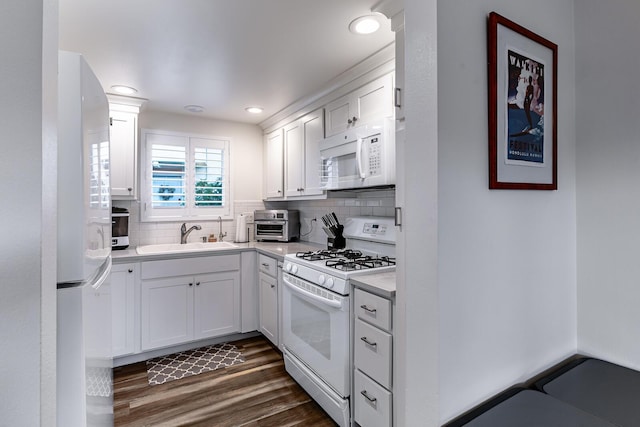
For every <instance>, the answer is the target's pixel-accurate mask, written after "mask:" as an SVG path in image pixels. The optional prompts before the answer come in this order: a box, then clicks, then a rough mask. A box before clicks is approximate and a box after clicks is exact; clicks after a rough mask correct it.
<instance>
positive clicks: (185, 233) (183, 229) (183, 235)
mask: <svg viewBox="0 0 640 427" xmlns="http://www.w3.org/2000/svg"><path fill="white" fill-rule="evenodd" d="M193 230H202V227H200V226H199V225H194V226H193V227H191V228H190V229H188V230H187V223H186V222H185V223H182V227H180V243H181V244H183V245H184V244H185V243H187V237H189V233H191V232H192V231H193Z"/></svg>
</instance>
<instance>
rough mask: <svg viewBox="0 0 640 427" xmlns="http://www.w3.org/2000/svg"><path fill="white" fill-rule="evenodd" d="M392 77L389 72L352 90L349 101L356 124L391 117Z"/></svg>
mask: <svg viewBox="0 0 640 427" xmlns="http://www.w3.org/2000/svg"><path fill="white" fill-rule="evenodd" d="M392 93H393V78H392V75H391V74H388V75H386V76H384V77H381V78H379V79H377V80H374V81H372V82H371V83H368V84H366V85H364V86H362V87H361V88H359V89H357V90H355V91H354V92H353V100H352V101H351V104H352V108H353V110H354V111H352V113H353V115H355V116H356V117H357V121H356V125H363V124H365V123H369V122H371V121H373V120H376V119H380V118H383V117H393V108H394V107H393V100H392V98H393V96H392Z"/></svg>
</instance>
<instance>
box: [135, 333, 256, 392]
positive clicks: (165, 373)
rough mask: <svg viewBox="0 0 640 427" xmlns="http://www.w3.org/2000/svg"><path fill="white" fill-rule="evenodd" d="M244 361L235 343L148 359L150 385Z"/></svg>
mask: <svg viewBox="0 0 640 427" xmlns="http://www.w3.org/2000/svg"><path fill="white" fill-rule="evenodd" d="M242 362H244V358H243V357H242V353H241V352H240V351H239V350H238V349H237V347H236V346H234V345H233V344H226V343H225V344H217V345H211V346H207V347H200V348H196V349H195V350H188V351H183V352H180V353H175V354H170V355H168V356H162V357H156V358H155V359H149V360H147V377H148V379H149V385H159V384H164V383H166V382H169V381H173V380H179V379H180V378H186V377H190V376H192V375H198V374H201V373H203V372H209V371H213V370H215V369H220V368H226V367H227V366H232V365H237V364H238V363H242Z"/></svg>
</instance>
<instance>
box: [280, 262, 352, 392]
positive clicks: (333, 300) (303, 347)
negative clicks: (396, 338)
mask: <svg viewBox="0 0 640 427" xmlns="http://www.w3.org/2000/svg"><path fill="white" fill-rule="evenodd" d="M282 282H283V284H284V286H283V292H282V294H283V299H282V329H283V338H282V339H283V345H284V347H285V349H286V350H287V351H288V352H290V353H291V354H293V355H294V356H295V357H296V358H297V359H299V360H300V361H301V362H302V363H304V365H306V366H307V367H308V368H309V369H310V370H311V371H313V372H314V373H315V374H316V375H317V376H318V377H320V379H322V380H323V381H324V382H325V383H327V384H328V385H329V386H330V387H331V388H332V389H333V390H334V391H335V392H336V393H337V394H339V395H340V396H341V397H348V396H349V394H350V388H351V383H350V375H349V343H350V339H349V336H350V335H349V310H350V308H349V297H348V296H342V295H338V294H334V293H333V292H330V291H327V290H326V289H324V288H321V287H319V286H316V285H313V284H311V283H309V282H307V281H304V280H301V279H299V278H297V277H294V276H292V275H290V274H288V273H286V272H284V273H283V275H282Z"/></svg>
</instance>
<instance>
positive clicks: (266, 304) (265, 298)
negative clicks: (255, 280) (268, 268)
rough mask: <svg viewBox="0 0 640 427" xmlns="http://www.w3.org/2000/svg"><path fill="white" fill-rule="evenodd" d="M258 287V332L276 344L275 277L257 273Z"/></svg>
mask: <svg viewBox="0 0 640 427" xmlns="http://www.w3.org/2000/svg"><path fill="white" fill-rule="evenodd" d="M259 277H260V278H259V285H258V286H259V289H260V332H262V333H263V334H264V336H265V337H267V338H269V340H270V341H271V342H272V343H273V344H274V345H276V346H277V345H278V337H279V334H278V283H277V281H276V279H275V278H273V277H271V276H268V275H266V274H264V273H260V275H259Z"/></svg>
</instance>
